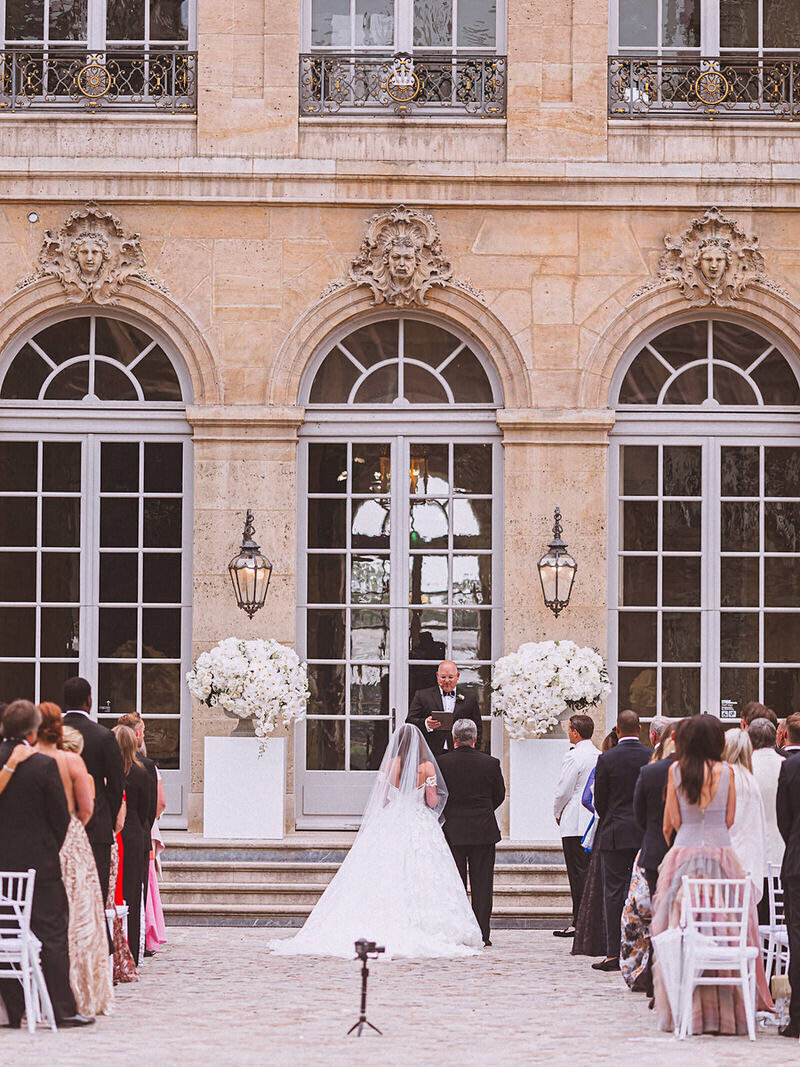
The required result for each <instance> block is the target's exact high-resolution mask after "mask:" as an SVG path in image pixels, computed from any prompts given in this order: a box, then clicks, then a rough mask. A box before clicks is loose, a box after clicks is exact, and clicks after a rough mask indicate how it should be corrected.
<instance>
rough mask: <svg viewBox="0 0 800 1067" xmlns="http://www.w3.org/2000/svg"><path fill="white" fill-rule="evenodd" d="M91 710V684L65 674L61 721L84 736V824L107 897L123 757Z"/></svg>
mask: <svg viewBox="0 0 800 1067" xmlns="http://www.w3.org/2000/svg"><path fill="white" fill-rule="evenodd" d="M91 710H92V687H91V686H90V685H89V683H88V682H87V681H86V679H85V678H77V677H76V678H68V679H67V680H66V682H64V725H65V726H72V727H73V728H74V729H75V730H77V731H78V733H79V734H80V735H81V736H82V737H83V752H82V753H81V755H82V756H83V762H84V763H85V764H86V768H87V770H88V771H89V774H91V776H92V778H94V815H92V817H91V819H90V820H89V822H88V823H87V824H86V833H87V835H88V837H89V843H90V844H91V846H92V852H93V853H94V861H95V863H96V864H97V874H98V877H99V878H100V889H101V891H102V893H103V900H108V879H109V875H110V873H111V844H112V842H113V840H114V823H115V822H116V819H117V812H118V811H119V806H120V804H121V803H122V759H121V758H120V754H119V748H118V747H117V743H116V741H115V740H114V735H113V734H112V733H111V731H110V730H107V729H106V728H105V726H101V725H100V723H97V722H93V720H92V719H90V718H89V713H90V711H91Z"/></svg>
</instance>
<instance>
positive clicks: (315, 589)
mask: <svg viewBox="0 0 800 1067" xmlns="http://www.w3.org/2000/svg"><path fill="white" fill-rule="evenodd" d="M307 567H308V570H307V574H308V584H307V589H306V596H307V598H308V603H309V604H346V603H347V557H346V556H345V555H344V554H342V555H339V554H338V553H337V554H336V555H333V554H328V553H326V554H325V555H317V554H316V553H309V556H308V564H307Z"/></svg>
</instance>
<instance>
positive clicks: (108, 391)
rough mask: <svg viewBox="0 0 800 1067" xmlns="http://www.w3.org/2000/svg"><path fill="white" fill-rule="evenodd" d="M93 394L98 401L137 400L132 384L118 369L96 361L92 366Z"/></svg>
mask: <svg viewBox="0 0 800 1067" xmlns="http://www.w3.org/2000/svg"><path fill="white" fill-rule="evenodd" d="M94 392H95V396H97V398H98V399H99V400H138V399H139V397H138V396H137V394H136V388H135V387H134V384H133V382H132V381H131V380H130V378H129V377H128V376H127V374H125V373H124V372H123V371H121V370H120V369H119V367H115V366H113V364H111V363H106V362H105V361H104V360H101V359H98V360H96V361H95V365H94Z"/></svg>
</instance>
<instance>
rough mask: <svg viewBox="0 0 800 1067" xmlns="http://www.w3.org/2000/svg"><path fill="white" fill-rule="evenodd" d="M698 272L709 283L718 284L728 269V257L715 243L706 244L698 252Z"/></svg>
mask: <svg viewBox="0 0 800 1067" xmlns="http://www.w3.org/2000/svg"><path fill="white" fill-rule="evenodd" d="M698 266H699V267H700V272H701V274H702V275H703V277H704V278H705V280H706V281H707V282H709V284H711V285H718V284H719V282H720V281H721V280H722V276H723V274H724V273H725V271H726V270H727V269H728V257H727V255H726V254H725V252H724V251H723V249H721V248H719V247H718V246H717V245H707V246H706V247H705V248H704V249H703V250H702V252H701V253H700V260H699V263H698Z"/></svg>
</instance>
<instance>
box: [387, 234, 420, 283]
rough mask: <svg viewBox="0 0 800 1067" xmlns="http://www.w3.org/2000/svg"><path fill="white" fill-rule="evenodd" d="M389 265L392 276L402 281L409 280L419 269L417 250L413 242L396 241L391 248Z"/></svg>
mask: <svg viewBox="0 0 800 1067" xmlns="http://www.w3.org/2000/svg"><path fill="white" fill-rule="evenodd" d="M387 258H388V265H389V274H390V276H391V277H392V278H393V279H394V280H396V281H400V282H407V281H408V280H409V278H411V277H413V275H414V271H415V270H416V269H417V250H416V248H415V247H414V245H412V244H405V243H403V244H401V243H400V242H396V243H395V244H393V245H392V246H391V247H390V248H389V254H388V257H387Z"/></svg>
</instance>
